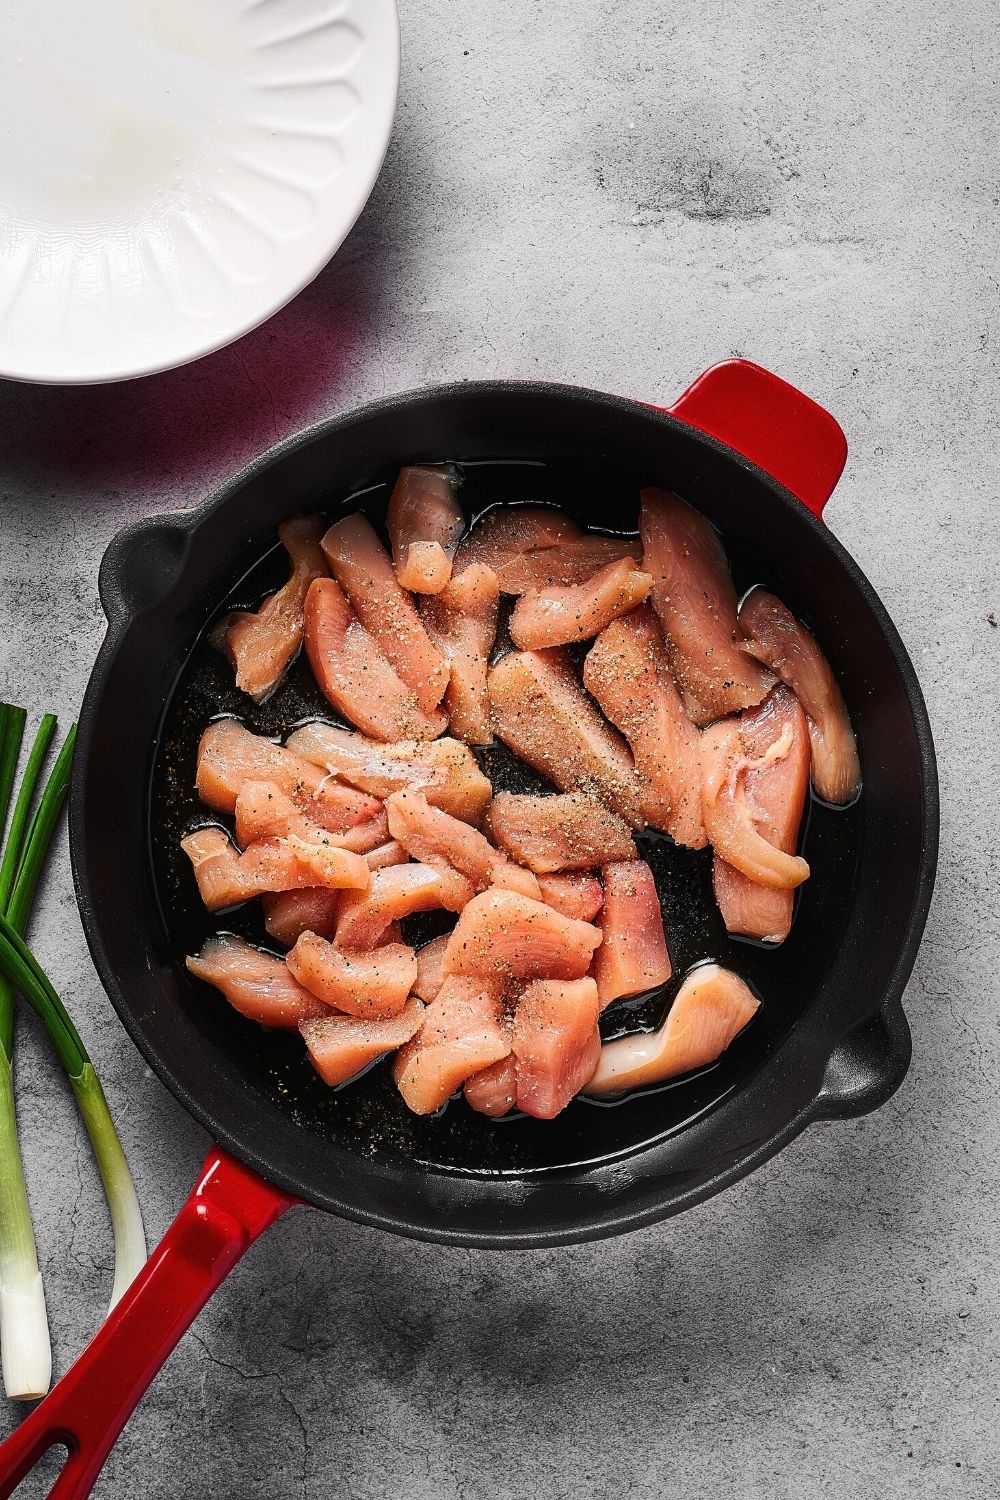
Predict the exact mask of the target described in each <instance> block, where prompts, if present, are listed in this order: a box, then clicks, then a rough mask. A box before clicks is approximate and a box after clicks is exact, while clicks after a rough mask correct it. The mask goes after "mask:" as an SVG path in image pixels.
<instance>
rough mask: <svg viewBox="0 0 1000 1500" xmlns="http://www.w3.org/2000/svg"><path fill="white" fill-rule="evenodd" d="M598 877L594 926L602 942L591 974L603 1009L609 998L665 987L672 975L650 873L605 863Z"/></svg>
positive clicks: (633, 865)
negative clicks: (600, 898) (599, 902)
mask: <svg viewBox="0 0 1000 1500" xmlns="http://www.w3.org/2000/svg"><path fill="white" fill-rule="evenodd" d="M601 875H602V877H603V880H604V906H603V908H602V910H601V915H600V916H599V917H598V919H597V925H598V926H599V927H600V929H601V932H602V934H603V942H602V943H601V946H600V947H599V948H598V950H597V953H596V954H595V955H594V968H593V975H594V978H595V979H596V981H597V991H598V994H599V995H600V997H601V1009H602V1010H603V1009H604V1007H605V1006H606V1005H610V1004H611V1002H612V1001H613V1000H621V999H623V998H624V997H625V996H626V995H641V994H643V992H644V991H645V990H652V989H656V988H657V986H659V985H661V984H666V982H667V980H668V979H669V978H670V975H671V972H672V971H671V967H670V954H669V953H668V952H667V939H666V934H665V933H664V931H663V915H662V912H661V911H660V898H659V897H658V896H657V894H656V882H655V881H654V880H653V872H652V870H651V869H650V868H649V866H648V865H647V864H645V863H644V862H643V861H642V860H641V859H633V860H626V861H624V862H622V863H621V864H614V865H605V867H604V869H603V870H602V871H601Z"/></svg>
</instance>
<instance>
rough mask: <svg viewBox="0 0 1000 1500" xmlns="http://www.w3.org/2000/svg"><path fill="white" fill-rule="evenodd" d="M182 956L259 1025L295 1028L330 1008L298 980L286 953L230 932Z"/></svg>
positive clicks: (242, 1014) (237, 1008) (187, 963)
mask: <svg viewBox="0 0 1000 1500" xmlns="http://www.w3.org/2000/svg"><path fill="white" fill-rule="evenodd" d="M184 962H185V964H186V965H187V967H188V969H189V970H190V971H191V973H192V974H194V975H195V976H196V977H197V978H198V979H204V980H205V982H206V984H214V985H215V988H216V989H217V990H221V991H222V993H223V995H225V997H226V999H227V1000H228V1001H229V1003H230V1005H231V1006H232V1007H233V1009H234V1010H238V1011H239V1013H240V1015H241V1016H246V1017H247V1019H248V1020H250V1021H259V1022H260V1024H261V1026H277V1027H283V1028H285V1029H288V1030H292V1031H294V1030H295V1028H296V1026H298V1024H299V1022H300V1021H307V1020H309V1018H310V1017H311V1016H324V1015H328V1014H329V1008H328V1007H327V1006H325V1005H324V1004H323V1002H322V1000H317V998H316V996H315V995H311V994H310V993H309V991H308V990H307V989H303V987H302V985H300V984H298V983H296V981H295V979H293V977H292V975H291V974H290V973H289V972H288V968H287V966H286V964H285V960H284V959H283V958H277V957H276V956H275V955H274V954H273V953H263V952H262V951H261V950H260V948H255V947H253V945H252V944H251V943H245V942H244V941H243V939H242V938H238V937H231V936H230V934H229V933H222V934H221V935H220V936H219V937H211V938H209V939H208V941H207V943H206V944H205V946H204V947H203V948H202V950H201V952H200V953H199V954H198V955H197V956H196V957H194V958H187V959H185V960H184Z"/></svg>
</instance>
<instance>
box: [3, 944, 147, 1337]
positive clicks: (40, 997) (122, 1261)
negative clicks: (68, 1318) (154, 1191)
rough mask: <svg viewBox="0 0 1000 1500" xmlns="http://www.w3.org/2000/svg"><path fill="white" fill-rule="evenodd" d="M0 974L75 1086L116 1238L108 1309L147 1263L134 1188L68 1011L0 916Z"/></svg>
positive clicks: (87, 1059) (96, 1081)
mask: <svg viewBox="0 0 1000 1500" xmlns="http://www.w3.org/2000/svg"><path fill="white" fill-rule="evenodd" d="M0 972H2V973H3V974H5V975H6V977H7V978H8V979H9V980H10V981H11V983H12V984H13V985H14V987H15V988H16V989H17V990H19V991H20V993H21V994H22V995H23V996H24V998H25V999H26V1000H27V1001H28V1003H29V1005H31V1006H32V1007H33V1008H34V1009H35V1010H36V1011H37V1012H38V1014H39V1016H40V1017H41V1019H42V1022H43V1024H44V1026H45V1029H46V1031H47V1032H48V1034H49V1038H50V1040H51V1042H52V1045H53V1046H54V1047H55V1049H56V1052H57V1053H58V1056H59V1060H60V1062H61V1063H62V1065H63V1067H64V1068H65V1070H66V1073H67V1075H68V1077H69V1081H70V1083H71V1084H72V1086H73V1092H74V1094H75V1095H76V1099H77V1103H78V1105H79V1107H80V1113H81V1115H82V1116H83V1122H84V1124H85V1125H86V1127H87V1134H88V1135H89V1136H90V1143H91V1145H92V1146H93V1148H94V1156H95V1158H96V1160H97V1166H98V1170H99V1171H100V1174H101V1180H102V1181H103V1183H104V1191H105V1194H106V1195H107V1200H108V1208H109V1209H110V1211H111V1224H112V1228H113V1230H114V1236H115V1280H114V1287H113V1289H112V1293H111V1306H112V1307H114V1305H115V1303H116V1302H117V1301H118V1299H119V1297H121V1295H122V1293H123V1292H124V1291H125V1289H126V1288H127V1287H128V1286H129V1285H130V1284H131V1282H132V1281H133V1279H134V1278H135V1276H136V1275H137V1273H138V1272H139V1271H140V1270H141V1268H142V1266H143V1264H144V1263H145V1260H146V1236H145V1231H144V1229H143V1224H142V1213H141V1211H140V1209H139V1200H138V1198H137V1197H136V1192H135V1185H134V1184H133V1182H132V1176H131V1173H130V1172H129V1169H128V1163H127V1162H126V1160H125V1153H124V1151H123V1150H122V1145H121V1141H120V1140H119V1138H118V1132H117V1130H116V1129H115V1125H114V1121H113V1120H112V1118H111V1111H110V1110H109V1108H108V1102H107V1100H106V1098H105V1097H104V1090H103V1089H102V1088H101V1084H100V1080H99V1079H98V1077H97V1073H96V1072H95V1070H94V1065H93V1063H92V1062H91V1061H90V1058H89V1056H88V1055H87V1049H86V1047H85V1046H84V1045H83V1042H82V1041H81V1039H80V1035H79V1033H78V1032H77V1030H76V1027H75V1026H74V1025H73V1022H72V1021H71V1019H70V1017H69V1014H68V1012H67V1010H66V1007H65V1006H64V1005H63V1003H62V1001H61V1000H60V998H59V996H58V994H57V993H56V991H55V989H54V987H53V985H52V983H51V981H50V980H49V978H48V976H47V975H46V973H45V971H44V970H43V969H42V966H41V965H40V964H39V962H38V960H37V959H36V958H35V956H34V954H33V953H32V952H31V949H30V948H29V947H28V946H27V944H26V943H25V941H24V939H23V938H22V937H21V936H20V935H19V933H18V932H17V931H16V930H15V928H14V927H12V926H11V924H10V922H8V921H7V919H6V917H3V916H0Z"/></svg>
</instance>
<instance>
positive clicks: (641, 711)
mask: <svg viewBox="0 0 1000 1500" xmlns="http://www.w3.org/2000/svg"><path fill="white" fill-rule="evenodd" d="M583 681H584V686H585V687H586V689H587V691H588V692H589V693H590V694H591V696H592V697H594V698H596V699H597V701H598V703H599V704H600V705H601V708H602V709H603V710H604V712H605V714H606V715H607V717H608V718H609V719H610V720H611V722H612V724H614V725H615V726H616V728H618V729H620V730H621V732H622V734H623V735H624V736H625V738H626V739H627V740H628V742H629V745H630V746H631V748H632V754H633V756H634V757H635V767H636V771H637V772H638V774H639V777H640V779H641V781H642V783H643V786H644V794H643V810H644V812H645V814H646V818H647V820H648V822H649V823H650V824H651V825H652V826H653V827H654V828H659V829H660V830H661V831H662V832H663V833H669V834H670V835H671V837H672V838H674V839H675V840H676V841H677V843H679V844H686V845H687V846H688V847H689V848H691V849H702V848H704V846H705V826H704V823H703V821H702V815H701V760H700V752H699V743H698V731H697V729H696V728H695V727H694V725H693V724H692V723H691V720H690V719H689V718H688V716H687V714H686V713H685V712H684V706H683V704H682V703H681V699H680V694H679V693H678V691H677V686H676V684H675V682H674V679H673V677H672V675H671V672H670V668H669V665H668V663H667V657H666V652H665V650H664V646H663V636H662V634H661V632H660V627H659V625H658V624H657V622H656V617H655V616H654V614H653V612H652V610H651V609H649V607H648V606H646V605H644V606H643V607H642V608H641V609H636V610H633V611H632V613H631V614H630V615H627V616H626V617H625V619H623V620H616V621H615V622H614V623H613V624H612V625H609V626H608V627H607V629H606V630H603V631H602V632H601V634H600V635H599V636H598V638H597V640H596V641H595V642H594V645H593V646H592V647H591V648H590V651H589V652H588V654H587V659H586V661H585V662H584V664H583Z"/></svg>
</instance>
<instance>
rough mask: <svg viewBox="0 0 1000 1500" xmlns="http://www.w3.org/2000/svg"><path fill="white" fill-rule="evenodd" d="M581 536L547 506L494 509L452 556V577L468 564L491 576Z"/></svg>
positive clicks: (572, 525)
mask: <svg viewBox="0 0 1000 1500" xmlns="http://www.w3.org/2000/svg"><path fill="white" fill-rule="evenodd" d="M582 535H583V533H582V532H581V530H580V528H579V526H577V524H576V522H575V521H571V520H570V518H569V516H566V515H563V513H562V511H561V510H556V509H555V507H554V506H551V505H495V506H494V507H493V508H492V510H488V511H487V512H486V514H485V515H484V516H480V518H479V520H478V521H477V522H476V523H475V525H474V526H473V527H472V529H471V531H470V532H469V534H468V536H467V537H466V538H465V540H464V541H463V542H462V544H461V546H460V547H459V549H458V552H457V553H456V556H455V568H454V572H455V576H456V577H457V576H458V574H459V573H461V572H463V571H464V570H465V569H466V568H467V567H468V566H469V565H470V563H484V564H485V565H486V567H488V568H492V569H493V571H494V573H497V574H501V573H502V572H503V571H504V570H505V569H506V568H511V567H516V565H517V562H518V559H519V558H520V557H521V556H522V555H523V554H524V553H526V552H531V551H533V550H534V549H535V548H538V547H554V546H556V545H557V543H559V542H568V541H577V540H578V539H579V538H580V537H581V536H582Z"/></svg>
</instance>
